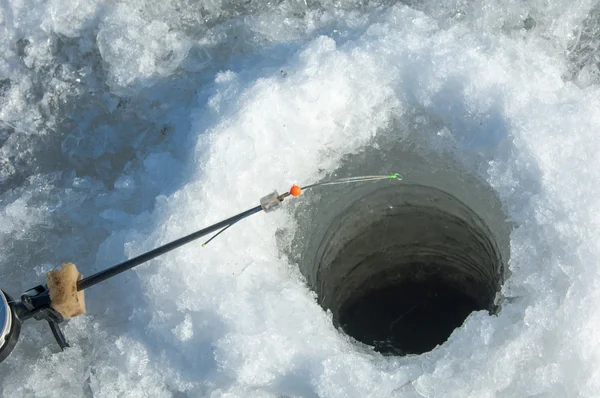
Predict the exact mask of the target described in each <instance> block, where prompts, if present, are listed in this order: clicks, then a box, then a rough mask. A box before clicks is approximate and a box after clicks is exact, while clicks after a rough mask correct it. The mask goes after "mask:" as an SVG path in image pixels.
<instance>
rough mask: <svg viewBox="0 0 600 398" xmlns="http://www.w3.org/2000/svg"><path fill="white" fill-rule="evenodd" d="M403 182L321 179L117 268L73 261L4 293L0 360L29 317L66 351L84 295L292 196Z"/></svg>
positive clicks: (377, 178) (395, 177)
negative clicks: (82, 267)
mask: <svg viewBox="0 0 600 398" xmlns="http://www.w3.org/2000/svg"><path fill="white" fill-rule="evenodd" d="M386 179H391V180H401V179H402V176H401V175H400V174H397V173H395V174H389V175H372V176H361V177H349V178H340V179H336V180H331V181H322V182H318V183H314V184H311V185H306V186H304V187H300V186H298V185H293V186H292V187H291V189H290V190H289V191H288V192H285V193H283V194H281V195H279V194H278V193H277V191H274V192H272V193H270V194H268V195H266V196H264V197H262V198H261V199H260V204H259V205H258V206H255V207H252V208H250V209H248V210H246V211H243V212H241V213H238V214H236V215H234V216H232V217H229V218H227V219H225V220H223V221H219V222H218V223H215V224H213V225H211V226H208V227H206V228H203V229H200V230H198V231H196V232H193V233H191V234H189V235H186V236H184V237H182V238H179V239H176V240H174V241H172V242H169V243H167V244H165V245H162V246H160V247H157V248H156V249H153V250H150V251H149V252H146V253H143V254H141V255H139V256H137V257H134V258H131V259H129V260H126V261H124V262H122V263H119V264H116V265H113V266H112V267H109V268H106V269H104V270H102V271H100V272H97V273H95V274H93V275H90V276H88V277H85V278H83V276H82V275H81V274H80V273H79V271H78V270H77V267H76V266H75V265H74V264H72V263H65V264H62V266H61V268H60V269H54V270H51V271H49V272H48V273H47V274H46V282H47V283H46V284H45V285H38V286H35V287H33V288H31V289H29V290H27V291H25V293H23V294H22V295H21V296H20V299H19V300H13V298H12V297H11V296H10V295H9V294H8V293H6V292H4V291H3V290H0V362H2V361H4V360H5V359H6V358H7V357H8V356H9V355H10V353H11V352H12V351H13V349H14V348H15V346H16V344H17V341H18V339H19V335H20V331H21V324H22V323H23V322H25V321H26V320H28V319H32V318H33V319H36V320H45V321H47V322H48V324H49V326H50V330H51V331H52V335H53V336H54V338H55V340H56V342H57V343H58V345H59V347H60V349H61V350H64V349H65V348H66V347H69V344H68V343H67V339H66V338H65V336H64V334H63V332H62V330H61V329H60V327H59V324H60V323H61V322H63V321H66V320H68V319H70V318H72V317H75V316H78V315H82V314H84V313H85V300H84V294H83V291H84V290H85V289H87V288H90V287H92V286H95V285H97V284H99V283H100V282H103V281H105V280H107V279H109V278H112V277H114V276H116V275H118V274H120V273H122V272H125V271H127V270H129V269H131V268H133V267H135V266H138V265H140V264H143V263H145V262H147V261H150V260H152V259H154V258H156V257H158V256H161V255H162V254H165V253H167V252H170V251H172V250H175V249H177V248H178V247H181V246H183V245H185V244H187V243H190V242H192V241H194V240H196V239H199V238H201V237H204V236H206V235H208V234H211V233H213V232H216V234H215V235H213V236H212V237H211V238H210V239H208V240H207V241H206V242H204V243H203V244H202V247H204V246H206V245H207V244H208V243H210V242H211V241H212V240H213V239H215V238H216V237H217V236H219V235H220V234H222V233H223V232H225V231H226V230H227V229H229V228H230V227H232V226H233V225H235V224H236V223H238V222H240V221H242V220H244V219H246V218H248V217H250V216H252V215H254V214H256V213H259V212H261V211H264V212H265V213H270V212H272V211H275V210H277V209H279V208H280V206H281V203H282V202H283V201H284V199H285V198H287V197H289V196H293V197H298V196H300V194H301V193H302V191H305V190H308V189H313V188H317V187H324V186H329V185H339V184H355V183H362V182H370V181H381V180H386Z"/></svg>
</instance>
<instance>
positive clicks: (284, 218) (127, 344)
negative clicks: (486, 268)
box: [0, 0, 600, 397]
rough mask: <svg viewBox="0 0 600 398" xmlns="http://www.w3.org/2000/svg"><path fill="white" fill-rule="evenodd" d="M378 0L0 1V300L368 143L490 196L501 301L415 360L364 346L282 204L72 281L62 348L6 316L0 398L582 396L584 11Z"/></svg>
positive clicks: (591, 37) (247, 202)
mask: <svg viewBox="0 0 600 398" xmlns="http://www.w3.org/2000/svg"><path fill="white" fill-rule="evenodd" d="M388 3H391V2H385V4H377V3H369V4H364V3H363V2H357V1H350V0H348V1H345V0H340V1H328V0H326V1H323V2H321V3H316V2H313V1H306V2H305V1H296V0H284V1H282V2H271V3H269V2H258V1H251V2H245V3H244V4H243V5H242V4H238V3H237V2H230V1H216V0H215V1H206V2H202V3H201V4H196V3H193V4H192V3H188V2H179V1H151V0H148V1H128V2H115V1H112V2H96V1H93V0H90V1H84V0H81V1H78V2H76V3H73V2H65V1H62V0H55V1H53V0H51V1H48V2H40V1H35V0H10V1H8V2H3V3H2V5H0V46H1V48H2V52H1V53H2V55H1V56H0V98H1V99H0V145H1V147H0V217H1V222H0V247H1V248H2V250H0V269H1V272H2V275H3V278H2V281H3V282H2V289H4V290H6V291H7V292H8V293H10V294H12V295H17V294H19V293H21V292H23V291H24V290H26V289H27V288H30V287H32V286H35V285H36V284H38V283H41V282H43V274H44V272H46V271H47V269H48V268H49V266H50V265H52V264H54V265H55V266H58V265H59V264H60V263H62V262H66V261H71V262H74V263H75V264H77V265H78V267H79V269H80V270H81V271H82V272H83V273H84V274H85V275H89V274H91V273H93V272H97V271H98V270H101V269H103V268H105V267H107V266H110V265H113V264H115V263H117V262H120V261H123V260H124V259H126V258H130V257H132V256H135V255H137V254H140V253H142V252H144V251H146V250H150V249H152V248H154V247H156V246H158V245H160V244H164V243H166V242H168V241H170V240H173V239H175V238H178V237H180V236H182V235H184V234H186V233H190V232H193V231H195V230H196V229H199V228H201V227H203V226H205V225H208V224H210V223H212V222H215V221H219V220H220V219H222V218H224V217H227V216H230V215H233V214H235V213H237V212H239V211H242V210H245V209H246V208H250V207H252V206H255V205H256V204H257V203H258V200H259V198H260V197H261V196H263V195H266V194H267V193H270V192H271V191H272V190H273V189H278V190H279V191H280V193H281V192H283V191H284V190H286V189H288V188H289V186H291V184H292V183H310V182H313V181H316V180H318V179H320V178H322V177H324V176H325V175H327V174H329V173H332V172H334V171H335V170H336V169H337V168H338V167H339V165H340V163H341V162H342V159H343V158H344V156H346V155H348V154H356V153H359V152H360V151H361V150H362V149H363V148H365V147H366V146H370V145H372V143H373V142H374V140H377V139H380V138H382V137H383V138H388V139H395V140H399V141H400V142H402V143H405V145H406V147H407V148H414V150H415V151H417V152H419V151H421V150H425V149H427V150H435V151H438V152H440V153H446V154H449V155H451V156H452V157H453V158H455V159H456V160H457V161H458V162H460V163H461V164H462V165H464V166H465V167H467V168H469V169H470V170H471V171H472V172H473V173H475V174H476V175H477V176H479V178H481V179H482V180H483V181H486V182H487V183H489V184H490V185H491V186H492V188H493V189H494V191H495V192H496V194H497V196H498V197H499V198H500V200H501V201H502V204H503V206H504V209H505V211H506V213H507V215H508V217H509V221H510V222H511V223H513V224H514V229H513V230H512V232H511V235H510V251H511V254H510V260H509V268H510V272H511V275H510V278H509V279H508V280H507V281H506V283H505V284H504V286H503V291H502V293H503V296H504V299H503V302H502V303H501V304H502V310H501V312H500V313H499V314H498V315H497V316H493V317H491V316H489V315H487V314H486V313H484V312H476V313H473V314H472V315H471V316H470V317H469V318H468V319H467V320H466V322H465V324H464V325H463V326H462V327H461V328H459V329H457V330H456V331H455V333H453V334H452V336H451V337H450V338H449V340H448V341H447V342H446V343H445V344H443V345H441V346H439V347H437V348H436V349H434V350H433V351H431V352H428V353H425V354H422V355H418V356H408V357H384V356H381V355H380V354H378V353H376V352H373V351H371V350H369V349H366V348H365V347H364V346H361V345H359V344H356V343H355V342H353V340H352V339H350V338H349V337H348V336H345V335H344V334H343V333H341V332H339V331H337V330H336V329H335V328H334V327H333V325H332V323H331V317H330V315H329V314H327V313H326V312H324V311H323V310H322V309H321V307H319V306H318V305H317V303H316V299H315V297H314V294H313V293H311V291H310V290H309V288H308V287H307V286H306V285H305V284H304V282H303V278H302V276H301V274H300V272H299V270H298V268H297V265H296V264H295V263H294V261H293V260H292V259H290V258H288V256H286V255H285V253H284V252H285V250H284V249H285V247H283V246H285V244H286V242H285V239H284V240H283V242H282V240H281V239H278V238H277V234H278V231H279V232H281V231H283V232H284V235H285V236H289V234H291V235H293V233H294V231H295V228H296V221H295V219H294V214H293V212H292V211H291V210H290V207H287V209H285V210H283V211H279V212H276V213H270V214H259V215H256V216H253V217H252V218H250V219H248V220H245V221H244V222H243V223H239V224H237V225H236V226H235V227H232V228H231V229H230V230H228V231H227V232H226V233H225V234H223V235H221V236H219V238H217V239H216V240H215V241H213V242H211V243H210V244H209V245H208V246H207V247H205V248H202V247H201V246H200V243H198V244H190V245H188V246H186V247H184V248H181V249H178V250H177V251H174V252H172V253H169V254H167V255H165V256H163V257H160V258H158V259H156V260H153V261H151V262H149V263H147V264H145V265H143V266H140V267H138V268H136V269H135V270H134V271H130V272H128V273H125V274H123V275H121V276H119V277H117V278H114V279H112V280H110V281H107V282H105V283H103V284H102V285H101V286H96V287H93V288H91V289H89V290H88V291H86V300H87V309H88V314H87V315H86V316H82V317H79V318H76V319H73V320H71V321H69V322H68V323H66V324H65V325H64V332H65V334H66V336H67V337H68V339H69V342H70V344H71V347H70V348H69V349H67V350H66V351H64V352H62V353H61V352H58V348H57V347H56V344H55V343H54V342H53V341H52V337H51V334H50V332H49V330H48V328H47V326H46V325H45V324H43V323H41V322H37V323H36V322H28V323H26V324H24V326H23V329H22V335H21V339H20V343H19V345H18V346H17V348H16V349H15V351H14V352H13V353H12V354H11V356H10V357H9V359H8V360H6V361H5V362H4V363H2V364H1V365H0V381H1V383H0V385H1V387H0V389H1V395H2V396H5V397H22V396H35V397H63V396H98V397H113V396H123V397H144V396H152V397H161V396H165V397H168V396H214V397H242V396H253V397H262V396H264V397H277V396H290V397H292V396H302V397H310V396H320V397H348V396H360V397H366V396H373V397H387V396H408V397H413V396H414V397H419V396H423V397H434V396H448V397H465V396H474V397H488V396H489V397H491V396H529V395H537V396H594V395H595V394H597V391H598V388H599V387H600V372H599V371H598V370H597V369H598V368H599V365H600V339H599V338H598V337H597V336H596V330H597V329H598V326H600V310H599V309H598V307H599V306H598V303H599V302H600V293H599V290H598V286H600V271H599V270H598V266H597V265H598V262H599V260H600V248H599V247H598V239H597V236H598V235H599V232H600V216H598V215H597V212H596V209H597V208H598V205H599V203H598V201H599V199H598V198H600V188H599V187H598V184H597V183H596V181H597V180H598V178H599V177H600V172H598V170H600V164H599V163H600V160H599V159H598V156H597V153H598V151H599V150H600V141H599V140H598V138H597V135H598V134H597V132H598V130H599V128H600V113H598V111H597V110H598V109H600V86H599V85H598V83H599V81H598V76H599V75H598V74H597V73H595V72H594V71H597V70H598V63H597V62H598V61H597V60H598V56H599V55H598V52H597V49H596V48H597V46H596V45H595V43H597V42H598V40H599V39H598V38H599V34H600V33H599V32H598V30H597V28H596V26H597V25H598V23H597V20H598V16H599V15H600V14H599V12H598V8H595V7H597V6H596V5H595V4H593V3H592V2H590V1H585V0H581V1H576V2H570V1H569V2H567V1H564V0H561V1H532V2H527V3H523V2H517V1H512V0H505V1H501V2H498V1H484V2H469V1H452V0H448V1H444V2H442V3H441V4H440V3H439V2H437V1H424V2H411V1H407V2H406V3H405V4H402V3H398V4H395V5H392V4H388ZM532 21H533V22H532ZM580 32H584V33H585V34H580ZM574 65H575V66H574ZM419 115H420V116H419ZM414 120H417V121H419V120H421V121H424V122H423V125H427V126H429V127H427V128H423V129H420V128H410V129H408V128H407V129H404V128H395V127H394V126H403V125H406V124H409V123H412V121H414ZM423 148H425V149H423ZM381 152H382V154H387V155H389V154H388V153H387V152H386V148H382V149H381ZM382 171H383V170H382ZM392 171H398V172H401V173H403V172H405V170H392ZM301 198H302V197H301ZM284 208H286V206H284Z"/></svg>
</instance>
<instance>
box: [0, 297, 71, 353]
mask: <svg viewBox="0 0 600 398" xmlns="http://www.w3.org/2000/svg"><path fill="white" fill-rule="evenodd" d="M50 304H51V300H50V292H49V290H48V288H47V287H46V286H42V285H39V286H36V287H34V288H32V289H29V290H27V291H26V292H25V293H23V294H22V295H21V300H20V301H19V300H13V299H12V297H11V296H9V295H8V294H7V293H6V292H4V291H2V290H0V362H2V361H4V360H5V359H6V358H7V357H8V356H9V355H10V353H11V352H12V350H13V349H14V348H15V346H16V345H17V341H18V339H19V335H20V332H21V324H22V323H23V322H25V321H26V320H28V319H31V318H34V319H37V320H45V321H47V322H48V324H49V325H50V330H51V331H52V334H53V335H54V338H55V339H56V341H57V342H58V345H59V346H60V348H61V350H62V349H64V348H65V347H68V346H69V345H68V343H67V340H66V339H65V336H64V334H63V333H62V331H61V330H60V328H59V326H58V324H59V323H61V322H62V321H64V317H63V316H62V315H61V314H60V313H59V312H58V311H56V310H55V309H53V308H52V307H50Z"/></svg>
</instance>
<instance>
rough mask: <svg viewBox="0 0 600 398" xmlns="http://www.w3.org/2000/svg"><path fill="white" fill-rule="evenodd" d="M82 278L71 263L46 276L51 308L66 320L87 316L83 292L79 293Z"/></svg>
mask: <svg viewBox="0 0 600 398" xmlns="http://www.w3.org/2000/svg"><path fill="white" fill-rule="evenodd" d="M82 277H83V276H82V275H81V274H80V273H79V271H78V270H77V267H76V266H75V264H71V263H65V264H63V265H61V267H60V269H54V270H52V271H50V272H48V273H47V274H46V280H47V282H48V290H49V291H50V303H51V304H50V306H51V307H52V308H53V309H54V310H56V311H57V312H59V313H60V314H61V315H62V316H63V318H64V319H70V318H72V317H74V316H77V315H82V314H85V298H84V295H83V290H82V291H79V292H78V291H77V281H79V280H80V279H81V278H82Z"/></svg>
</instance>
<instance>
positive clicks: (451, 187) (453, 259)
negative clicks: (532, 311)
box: [293, 144, 510, 355]
mask: <svg viewBox="0 0 600 398" xmlns="http://www.w3.org/2000/svg"><path fill="white" fill-rule="evenodd" d="M379 148H381V146H379ZM384 165H388V167H385V169H384ZM390 166H391V167H390ZM382 171H385V172H395V171H398V172H401V173H402V174H403V180H402V181H401V182H398V181H392V180H390V181H383V182H377V183H364V184H361V185H356V186H350V185H345V186H334V187H328V188H327V189H322V190H320V191H318V192H317V191H315V192H312V193H311V194H310V195H306V197H307V198H309V199H307V200H306V201H305V202H304V203H303V204H302V205H299V207H298V208H297V209H296V213H295V214H296V219H297V222H298V225H299V228H298V229H297V231H296V233H295V235H294V244H293V247H294V252H295V253H297V257H296V260H297V262H298V263H299V266H300V270H301V272H302V273H303V275H304V276H305V278H306V280H307V283H308V285H309V287H310V288H311V289H312V290H313V291H315V292H316V294H317V297H318V302H319V304H320V305H321V306H322V307H323V308H324V309H325V310H329V311H331V313H332V316H333V322H334V324H335V325H336V326H337V327H339V328H340V329H341V330H342V331H343V332H345V333H347V334H348V335H350V336H352V337H353V338H354V339H356V340H357V341H359V342H361V343H364V344H366V345H369V346H373V347H374V348H375V350H377V351H379V352H381V353H383V354H387V355H407V354H421V353H424V352H427V351H430V350H432V349H433V348H435V347H436V346H437V345H441V344H443V343H444V342H445V341H446V340H447V339H448V337H449V336H450V335H451V334H452V332H453V331H454V330H455V329H456V328H457V327H460V326H461V325H462V324H463V322H464V320H465V319H466V318H467V316H468V315H469V314H470V313H472V312H473V311H480V310H483V311H487V312H489V313H490V315H493V314H494V313H495V312H497V311H498V309H499V306H498V304H499V303H500V302H501V297H500V295H499V291H500V287H501V285H502V283H503V281H504V279H505V278H506V267H505V264H506V262H507V260H508V256H509V245H508V242H509V233H510V225H509V224H508V223H507V222H506V217H505V215H504V213H503V211H502V207H501V203H500V201H499V199H498V198H497V197H496V195H495V193H494V191H493V190H492V189H491V188H490V187H489V185H488V184H487V183H486V182H485V180H483V179H482V178H480V177H477V176H476V175H475V174H473V173H470V172H469V171H468V170H467V168H466V167H465V166H464V165H461V164H460V163H459V162H457V161H456V159H455V158H454V157H453V156H452V155H448V154H446V155H441V154H439V153H436V152H435V151H431V150H430V151H426V150H423V149H422V148H421V149H414V148H413V149H406V148H405V147H403V146H402V145H400V144H398V145H396V146H393V145H392V146H391V147H388V149H387V150H385V151H382V150H380V149H377V147H371V148H367V149H365V150H364V151H362V152H361V153H359V154H355V155H351V156H348V157H347V158H346V159H345V161H344V164H343V166H342V167H340V169H338V170H336V172H335V173H333V174H332V175H331V176H329V177H327V178H335V177H336V176H337V177H346V176H351V175H364V174H374V173H381V172H382Z"/></svg>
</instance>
